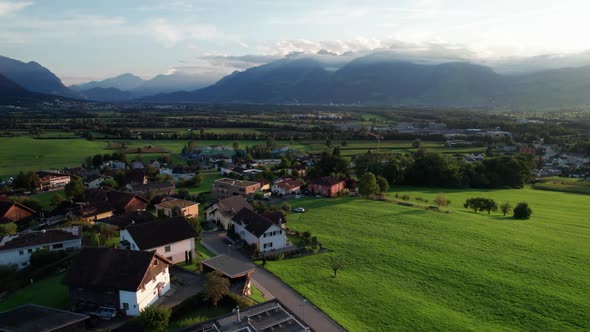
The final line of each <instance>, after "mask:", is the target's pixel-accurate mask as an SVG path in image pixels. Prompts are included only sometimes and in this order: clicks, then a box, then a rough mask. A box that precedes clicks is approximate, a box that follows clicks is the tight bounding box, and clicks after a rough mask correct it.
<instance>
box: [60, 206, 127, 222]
mask: <svg viewBox="0 0 590 332" xmlns="http://www.w3.org/2000/svg"><path fill="white" fill-rule="evenodd" d="M114 212H115V208H113V206H112V205H110V204H106V203H104V204H99V203H97V204H93V203H75V204H73V206H72V207H71V208H69V209H68V211H67V212H66V214H65V218H70V219H72V218H76V219H80V220H83V221H86V222H96V221H99V220H103V219H106V218H109V217H111V216H113V214H114Z"/></svg>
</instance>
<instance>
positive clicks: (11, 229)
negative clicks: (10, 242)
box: [0, 222, 17, 237]
mask: <svg viewBox="0 0 590 332" xmlns="http://www.w3.org/2000/svg"><path fill="white" fill-rule="evenodd" d="M16 230H17V227H16V224H15V223H13V222H10V223H7V224H0V237H2V236H7V235H12V234H16Z"/></svg>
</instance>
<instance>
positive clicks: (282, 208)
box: [281, 202, 291, 212]
mask: <svg viewBox="0 0 590 332" xmlns="http://www.w3.org/2000/svg"><path fill="white" fill-rule="evenodd" d="M281 210H283V211H285V212H289V211H291V205H289V203H287V202H285V203H283V205H281Z"/></svg>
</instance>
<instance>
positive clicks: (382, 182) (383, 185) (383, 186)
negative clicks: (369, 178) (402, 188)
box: [376, 176, 389, 193]
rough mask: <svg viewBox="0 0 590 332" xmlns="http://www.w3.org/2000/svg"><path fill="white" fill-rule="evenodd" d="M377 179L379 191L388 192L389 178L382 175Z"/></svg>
mask: <svg viewBox="0 0 590 332" xmlns="http://www.w3.org/2000/svg"><path fill="white" fill-rule="evenodd" d="M376 179H377V185H378V186H379V192H382V193H384V192H387V191H388V190H389V182H387V179H386V178H384V177H382V176H378V177H377V178H376Z"/></svg>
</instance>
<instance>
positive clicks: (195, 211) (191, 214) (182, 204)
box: [155, 198, 199, 218]
mask: <svg viewBox="0 0 590 332" xmlns="http://www.w3.org/2000/svg"><path fill="white" fill-rule="evenodd" d="M155 207H156V214H157V215H160V213H162V214H163V215H164V216H166V217H173V216H175V213H178V215H180V216H183V217H186V218H197V217H198V216H199V203H197V202H193V201H188V200H185V199H179V198H171V199H164V200H162V202H160V203H158V204H156V205H155Z"/></svg>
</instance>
